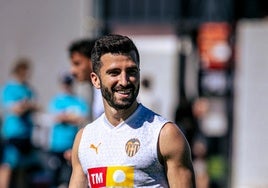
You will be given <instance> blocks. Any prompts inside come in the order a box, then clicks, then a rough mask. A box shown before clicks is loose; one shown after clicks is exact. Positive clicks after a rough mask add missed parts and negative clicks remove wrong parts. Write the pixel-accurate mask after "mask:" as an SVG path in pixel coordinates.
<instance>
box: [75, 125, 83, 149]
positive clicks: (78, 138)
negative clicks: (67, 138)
mask: <svg viewBox="0 0 268 188" xmlns="http://www.w3.org/2000/svg"><path fill="white" fill-rule="evenodd" d="M83 131H84V128H81V129H79V131H78V132H77V133H76V136H75V140H74V144H73V149H78V146H79V143H80V140H81V137H82V135H83Z"/></svg>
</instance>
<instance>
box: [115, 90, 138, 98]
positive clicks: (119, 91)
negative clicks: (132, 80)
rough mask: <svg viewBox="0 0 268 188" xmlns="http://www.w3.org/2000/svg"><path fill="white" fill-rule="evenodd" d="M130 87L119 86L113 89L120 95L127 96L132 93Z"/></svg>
mask: <svg viewBox="0 0 268 188" xmlns="http://www.w3.org/2000/svg"><path fill="white" fill-rule="evenodd" d="M132 90H133V89H132V88H120V89H115V90H114V92H115V93H117V94H119V95H120V96H122V97H128V96H130V94H131V93H132Z"/></svg>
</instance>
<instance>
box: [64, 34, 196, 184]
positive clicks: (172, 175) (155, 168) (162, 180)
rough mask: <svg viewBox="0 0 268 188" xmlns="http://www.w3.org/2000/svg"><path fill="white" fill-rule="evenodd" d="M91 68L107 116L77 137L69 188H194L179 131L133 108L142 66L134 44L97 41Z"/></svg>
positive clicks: (115, 37)
mask: <svg viewBox="0 0 268 188" xmlns="http://www.w3.org/2000/svg"><path fill="white" fill-rule="evenodd" d="M92 62H93V72H92V73H91V80H92V83H93V85H94V86H95V87H96V88H97V89H100V90H101V93H102V97H103V103H104V109H105V113H104V114H103V115H101V116H100V117H99V118H98V119H96V120H95V121H93V122H92V123H90V124H88V125H87V126H86V127H84V128H83V129H80V131H79V132H78V134H77V136H76V139H75V142H74V146H73V149H72V167H73V171H72V176H71V181H70V185H69V187H70V188H81V187H87V184H88V185H89V186H90V187H92V188H97V187H143V186H144V187H145V186H146V187H170V188H178V187H180V188H190V187H195V178H194V172H193V166H192V161H191V154H190V148H189V145H188V143H187V141H186V139H185V137H184V136H183V134H182V132H181V131H180V130H179V128H178V126H177V125H175V124H174V123H172V122H170V121H169V120H167V119H165V118H163V117H161V116H160V115H158V114H156V113H154V112H153V111H151V110H149V109H148V108H146V107H145V106H143V105H142V104H140V103H138V102H137V95H138V93H139V87H140V63H139V52H138V50H137V48H136V46H135V44H134V43H133V42H132V40H131V39H129V38H128V37H126V36H121V35H107V36H104V37H101V38H100V39H98V40H97V41H96V43H95V46H94V48H93V50H92Z"/></svg>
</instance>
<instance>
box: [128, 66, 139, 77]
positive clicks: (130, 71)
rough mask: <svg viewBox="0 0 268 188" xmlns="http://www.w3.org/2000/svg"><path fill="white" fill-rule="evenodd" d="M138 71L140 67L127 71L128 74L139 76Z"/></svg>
mask: <svg viewBox="0 0 268 188" xmlns="http://www.w3.org/2000/svg"><path fill="white" fill-rule="evenodd" d="M138 72H139V71H138V69H136V68H134V69H129V70H128V71H127V74H128V75H130V76H137V74H138Z"/></svg>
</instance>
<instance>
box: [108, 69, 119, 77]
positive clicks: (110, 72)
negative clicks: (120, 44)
mask: <svg viewBox="0 0 268 188" xmlns="http://www.w3.org/2000/svg"><path fill="white" fill-rule="evenodd" d="M107 73H108V74H109V75H110V76H117V75H119V74H120V71H119V70H110V71H108V72H107Z"/></svg>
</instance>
